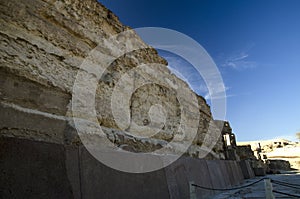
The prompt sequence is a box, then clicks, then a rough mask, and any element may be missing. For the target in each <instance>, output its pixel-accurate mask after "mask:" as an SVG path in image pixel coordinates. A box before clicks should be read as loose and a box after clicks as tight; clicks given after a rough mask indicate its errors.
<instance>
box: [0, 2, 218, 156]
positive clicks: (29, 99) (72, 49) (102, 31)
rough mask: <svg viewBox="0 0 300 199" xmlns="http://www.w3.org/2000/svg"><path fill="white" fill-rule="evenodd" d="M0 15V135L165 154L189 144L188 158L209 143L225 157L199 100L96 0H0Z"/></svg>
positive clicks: (204, 105)
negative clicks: (96, 142) (106, 143)
mask: <svg viewBox="0 0 300 199" xmlns="http://www.w3.org/2000/svg"><path fill="white" fill-rule="evenodd" d="M0 10H1V12H0V20H1V23H0V24H1V28H0V41H1V44H0V45H1V51H0V57H1V65H0V101H1V105H0V108H1V111H0V121H1V124H0V133H1V136H5V137H17V138H26V139H31V140H38V141H46V142H51V143H58V144H66V145H72V144H74V145H78V144H80V143H81V142H82V141H83V140H84V142H90V141H91V142H92V141H93V140H95V139H96V138H97V139H98V138H99V140H102V139H107V138H108V140H109V141H110V142H111V143H113V145H114V147H116V149H117V148H121V149H123V150H128V151H133V152H153V153H155V150H156V149H160V148H162V147H165V146H168V147H167V148H166V150H165V153H170V154H172V153H175V154H177V153H182V152H184V151H183V150H184V146H186V145H189V142H188V141H189V140H193V142H192V143H193V144H192V146H191V147H189V150H188V151H187V153H186V154H188V155H190V156H193V157H202V155H201V154H203V146H204V147H205V148H209V147H210V143H213V140H217V143H216V145H215V146H214V148H213V150H212V151H209V155H208V156H207V158H222V157H223V153H222V150H223V149H222V146H223V145H222V141H221V138H220V137H219V135H220V130H219V129H218V127H217V126H216V125H215V124H214V122H213V117H212V114H211V112H210V107H209V106H208V105H207V103H206V101H205V99H204V98H202V97H200V96H197V95H195V94H194V93H193V92H192V91H191V89H190V88H189V87H188V85H187V84H186V83H185V82H183V81H182V80H180V79H179V78H177V77H176V76H175V75H173V74H171V73H170V71H169V70H168V69H167V67H166V65H167V62H166V61H165V60H164V59H163V58H161V57H160V56H159V55H158V54H157V52H156V51H155V50H154V49H153V48H151V47H150V46H148V45H147V44H145V43H144V42H143V41H142V40H141V39H140V38H139V37H138V35H136V33H135V32H134V31H131V30H130V28H128V27H126V26H124V25H122V24H121V23H120V22H119V20H118V18H117V17H116V16H115V15H114V14H113V13H112V12H111V11H109V10H108V9H106V8H105V7H104V6H102V5H101V4H100V3H98V2H97V1H94V0H85V1H79V0H65V1H50V0H28V1H16V0H2V1H1V3H0ZM128 49H129V50H128ZM80 75H81V76H80ZM80 77H85V78H83V79H82V81H80V82H76V80H78V78H79V79H80ZM95 83H96V84H95ZM74 85H75V86H76V88H74ZM74 94H75V95H79V98H78V99H77V100H74ZM80 95H81V96H80ZM74 103H75V104H76V105H75V109H74ZM72 117H75V118H79V119H80V121H81V122H82V123H81V125H82V126H81V127H82V129H83V130H82V131H80V130H78V128H77V129H76V128H75V127H76V124H74V120H73V118H72ZM75 122H76V120H75ZM97 124H100V125H101V126H102V127H103V128H102V133H103V134H98V133H97V130H96V129H97ZM208 132H209V135H208ZM78 135H80V136H78ZM194 137H195V138H194ZM204 140H206V141H205V143H204ZM170 141H172V143H171V144H168V143H170ZM201 147H202V148H201Z"/></svg>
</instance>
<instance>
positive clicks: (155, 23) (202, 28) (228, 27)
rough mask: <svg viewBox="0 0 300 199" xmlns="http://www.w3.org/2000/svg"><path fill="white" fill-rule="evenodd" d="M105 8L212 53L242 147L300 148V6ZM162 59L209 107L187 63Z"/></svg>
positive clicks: (145, 4) (114, 4) (132, 4)
mask: <svg viewBox="0 0 300 199" xmlns="http://www.w3.org/2000/svg"><path fill="white" fill-rule="evenodd" d="M100 2H101V3H102V4H104V5H105V6H106V7H107V8H108V9H110V10H112V11H113V12H114V13H115V14H116V15H117V16H118V17H119V19H120V21H121V22H122V23H123V24H125V25H128V26H130V27H131V28H139V27H162V28H169V29H173V30H176V31H179V32H182V33H184V34H186V35H188V36H190V37H191V38H193V39H195V40H196V41H197V42H198V43H200V44H201V45H202V46H203V47H204V48H205V49H206V51H207V52H208V53H209V54H210V56H211V57H212V58H213V60H214V61H215V63H216V65H217V67H218V69H219V71H220V72H221V75H222V77H223V80H224V83H225V87H226V92H227V115H226V120H228V121H229V122H230V124H231V126H232V128H233V132H234V133H235V134H236V137H237V140H238V141H251V140H258V139H273V138H276V137H278V138H286V139H290V140H294V141H295V140H296V137H295V134H296V133H297V132H299V131H300V122H299V121H300V111H299V110H300V103H299V98H300V78H299V74H300V56H299V54H300V26H299V21H300V13H299V12H298V11H299V9H300V2H299V1H296V0H289V1H286V3H281V1H263V2H261V1H257V0H256V1H251V2H250V1H230V2H229V3H228V2H218V1H210V0H209V1H208V0H207V1H197V2H194V1H188V2H185V3H184V4H183V3H181V2H179V1H172V2H171V1H157V0H153V1H140V2H136V1H133V0H128V1H126V3H124V1H122V2H121V1H117V0H116V1H108V0H103V1H100ZM189 2H193V3H189ZM159 54H160V55H161V56H163V57H164V58H165V59H167V61H168V62H169V68H171V69H176V70H178V71H180V74H181V75H182V76H181V78H184V79H186V81H187V82H188V83H189V84H190V86H191V87H192V89H193V90H194V91H195V92H196V93H198V94H200V95H202V96H203V97H205V98H206V99H207V101H208V103H209V100H210V99H209V95H208V93H207V89H206V85H205V84H203V80H202V79H201V77H197V76H194V75H193V73H192V72H191V71H192V69H191V68H192V67H190V66H189V64H188V63H186V62H185V61H184V60H182V59H178V57H176V56H172V55H170V54H168V53H165V52H161V51H159ZM171 71H173V72H174V70H171ZM179 76H180V75H179Z"/></svg>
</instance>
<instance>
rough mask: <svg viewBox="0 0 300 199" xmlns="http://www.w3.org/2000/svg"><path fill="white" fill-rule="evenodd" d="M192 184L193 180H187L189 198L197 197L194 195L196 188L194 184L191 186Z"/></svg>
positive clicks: (195, 198) (194, 198)
mask: <svg viewBox="0 0 300 199" xmlns="http://www.w3.org/2000/svg"><path fill="white" fill-rule="evenodd" d="M192 184H195V183H194V182H193V181H190V182H189V187H190V199H197V197H196V188H195V186H192Z"/></svg>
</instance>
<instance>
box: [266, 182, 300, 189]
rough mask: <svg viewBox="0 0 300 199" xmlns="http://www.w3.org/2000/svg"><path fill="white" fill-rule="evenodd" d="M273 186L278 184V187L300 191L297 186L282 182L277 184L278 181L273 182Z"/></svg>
mask: <svg viewBox="0 0 300 199" xmlns="http://www.w3.org/2000/svg"><path fill="white" fill-rule="evenodd" d="M271 182H272V183H273V184H277V185H280V186H284V187H290V188H294V189H300V187H296V186H293V185H289V184H287V183H281V182H276V181H271Z"/></svg>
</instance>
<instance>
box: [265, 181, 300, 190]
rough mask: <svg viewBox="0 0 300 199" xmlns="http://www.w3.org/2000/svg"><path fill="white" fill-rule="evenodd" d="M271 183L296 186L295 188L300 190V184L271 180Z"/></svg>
mask: <svg viewBox="0 0 300 199" xmlns="http://www.w3.org/2000/svg"><path fill="white" fill-rule="evenodd" d="M271 181H272V182H274V183H280V184H286V185H290V186H295V187H298V188H300V185H299V184H292V183H288V182H283V181H279V180H271Z"/></svg>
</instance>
